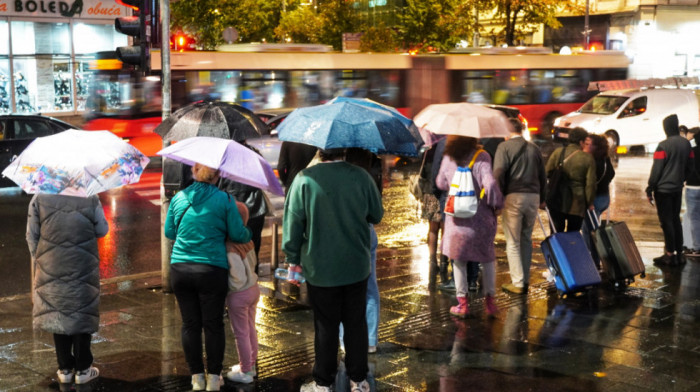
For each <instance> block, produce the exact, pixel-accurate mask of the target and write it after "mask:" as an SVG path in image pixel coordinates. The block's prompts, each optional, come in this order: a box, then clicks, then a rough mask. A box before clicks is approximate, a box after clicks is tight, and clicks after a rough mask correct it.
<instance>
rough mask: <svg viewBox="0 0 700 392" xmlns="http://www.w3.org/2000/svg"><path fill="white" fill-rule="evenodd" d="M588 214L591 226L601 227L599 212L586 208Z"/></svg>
mask: <svg viewBox="0 0 700 392" xmlns="http://www.w3.org/2000/svg"><path fill="white" fill-rule="evenodd" d="M586 215H587V216H588V219H590V221H591V227H593V230H595V229H598V228H599V227H600V218H599V217H598V214H596V213H595V211H594V210H590V209H588V208H586Z"/></svg>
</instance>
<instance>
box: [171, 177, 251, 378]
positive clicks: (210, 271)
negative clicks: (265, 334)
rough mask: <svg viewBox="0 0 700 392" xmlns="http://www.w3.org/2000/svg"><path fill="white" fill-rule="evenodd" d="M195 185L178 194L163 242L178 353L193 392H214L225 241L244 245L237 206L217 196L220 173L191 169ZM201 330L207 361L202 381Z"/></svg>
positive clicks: (220, 354)
mask: <svg viewBox="0 0 700 392" xmlns="http://www.w3.org/2000/svg"><path fill="white" fill-rule="evenodd" d="M192 177H193V178H194V181H195V182H194V183H193V184H192V185H190V186H188V187H187V188H185V189H183V190H181V191H180V192H178V193H177V194H176V195H175V197H173V199H172V200H171V202H170V207H169V208H168V214H167V216H166V218H165V236H166V237H168V238H170V239H172V240H175V243H174V244H173V253H172V256H171V258H170V278H171V285H172V289H173V292H174V293H175V296H176V297H177V303H178V305H179V307H180V314H181V315H182V347H183V350H184V351H185V360H186V361H187V365H188V366H189V368H190V373H191V374H192V390H195V391H203V390H204V389H205V388H206V390H207V391H218V390H219V389H220V387H221V385H222V384H223V380H222V378H221V370H222V368H223V360H224V350H225V344H226V336H225V331H224V321H223V314H224V303H225V301H226V295H227V293H228V268H229V266H228V259H227V257H226V245H225V241H226V238H227V237H228V239H230V240H231V241H233V242H240V243H246V242H248V241H250V239H251V233H250V230H249V229H248V228H247V227H245V226H244V225H243V220H242V219H241V215H240V214H239V213H238V208H237V207H236V200H235V199H234V198H233V197H231V196H229V195H228V194H226V192H223V191H221V190H219V189H218V188H217V187H216V183H217V181H218V179H219V172H218V171H217V170H215V169H212V168H210V167H207V166H203V165H200V164H195V165H194V167H192ZM202 330H204V345H205V350H206V357H207V366H206V369H207V371H208V375H207V376H206V377H205V373H204V370H205V368H204V362H203V360H202Z"/></svg>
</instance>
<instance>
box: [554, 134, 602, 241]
mask: <svg viewBox="0 0 700 392" xmlns="http://www.w3.org/2000/svg"><path fill="white" fill-rule="evenodd" d="M586 137H588V132H586V130H585V129H583V128H574V129H572V130H571V131H569V144H568V145H566V146H564V147H559V148H557V149H556V150H554V152H553V153H552V155H550V156H549V160H548V161H547V165H546V166H545V173H546V174H547V178H549V177H550V176H551V174H552V172H554V170H555V169H556V168H557V165H559V162H563V166H562V167H563V170H564V174H565V176H564V177H565V178H564V179H562V181H559V183H558V184H557V189H555V190H552V189H549V192H554V191H556V192H559V194H560V195H561V197H560V198H559V199H558V200H557V201H556V202H547V207H548V208H549V212H550V214H551V216H552V222H551V223H552V226H554V229H555V230H556V231H557V232H560V233H561V232H564V231H567V232H569V231H580V230H581V225H582V224H583V217H584V216H585V215H586V209H587V208H588V209H591V210H592V209H593V199H594V198H595V186H596V175H595V170H596V167H595V160H593V156H591V154H586V153H585V152H583V146H584V144H585V142H586ZM549 197H550V196H549V195H547V198H549Z"/></svg>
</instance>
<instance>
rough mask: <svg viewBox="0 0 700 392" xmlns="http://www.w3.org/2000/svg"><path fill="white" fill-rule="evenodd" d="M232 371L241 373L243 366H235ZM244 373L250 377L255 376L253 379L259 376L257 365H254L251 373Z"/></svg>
mask: <svg viewBox="0 0 700 392" xmlns="http://www.w3.org/2000/svg"><path fill="white" fill-rule="evenodd" d="M231 371H232V372H240V371H241V365H240V364H238V365H233V366H231ZM243 373H245V374H248V375H251V376H253V377H257V376H258V369H257V368H256V367H255V365H253V367H251V368H250V371H249V372H243Z"/></svg>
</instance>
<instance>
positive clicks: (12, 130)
mask: <svg viewBox="0 0 700 392" xmlns="http://www.w3.org/2000/svg"><path fill="white" fill-rule="evenodd" d="M66 129H80V128H78V127H76V126H75V125H72V124H69V123H67V122H64V121H61V120H59V119H57V118H53V117H47V116H42V115H38V114H31V115H29V114H7V115H0V172H2V171H3V170H5V168H6V167H7V166H8V165H9V164H10V162H12V160H13V159H14V157H16V156H17V155H19V154H20V153H21V152H22V151H24V149H25V148H26V147H27V146H28V145H29V143H31V142H32V141H34V139H36V138H37V137H41V136H49V135H53V134H55V133H59V132H62V131H65V130H66ZM8 186H16V184H15V183H14V182H12V181H10V180H9V179H7V178H4V177H1V176H0V187H8Z"/></svg>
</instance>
